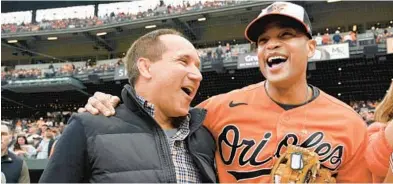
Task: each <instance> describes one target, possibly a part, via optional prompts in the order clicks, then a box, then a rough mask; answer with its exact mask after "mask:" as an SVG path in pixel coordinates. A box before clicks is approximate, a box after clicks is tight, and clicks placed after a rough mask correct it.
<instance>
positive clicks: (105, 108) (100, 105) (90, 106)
mask: <svg viewBox="0 0 393 184" xmlns="http://www.w3.org/2000/svg"><path fill="white" fill-rule="evenodd" d="M119 103H120V98H119V97H117V96H112V95H110V94H106V93H101V92H95V93H94V96H92V97H90V98H89V100H88V101H87V104H86V105H85V107H84V108H79V109H78V112H79V113H81V112H89V113H91V114H94V115H98V114H103V115H105V116H113V115H115V109H114V107H116V106H117V105H118V104H119Z"/></svg>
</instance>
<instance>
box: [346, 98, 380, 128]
mask: <svg viewBox="0 0 393 184" xmlns="http://www.w3.org/2000/svg"><path fill="white" fill-rule="evenodd" d="M349 105H350V106H351V107H352V108H353V109H354V110H355V111H356V112H357V113H359V115H360V116H361V117H362V118H363V120H364V121H365V122H366V123H367V125H370V124H371V123H373V122H374V113H375V108H376V106H377V105H378V101H371V100H367V101H352V102H350V103H349Z"/></svg>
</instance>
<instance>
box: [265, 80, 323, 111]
mask: <svg viewBox="0 0 393 184" xmlns="http://www.w3.org/2000/svg"><path fill="white" fill-rule="evenodd" d="M309 86H310V87H311V90H312V97H311V99H310V100H308V101H307V102H304V103H302V104H297V105H292V104H282V103H279V102H276V101H274V100H273V99H272V98H270V96H269V95H268V96H269V98H270V99H271V100H273V102H275V103H276V104H277V105H279V106H280V107H281V108H283V109H284V110H286V111H287V110H290V109H294V108H296V107H300V106H303V105H306V104H308V103H310V102H312V101H313V100H315V99H316V98H317V97H318V96H319V93H320V91H319V89H318V88H317V87H315V86H312V85H309ZM265 89H266V88H265ZM266 93H267V92H266Z"/></svg>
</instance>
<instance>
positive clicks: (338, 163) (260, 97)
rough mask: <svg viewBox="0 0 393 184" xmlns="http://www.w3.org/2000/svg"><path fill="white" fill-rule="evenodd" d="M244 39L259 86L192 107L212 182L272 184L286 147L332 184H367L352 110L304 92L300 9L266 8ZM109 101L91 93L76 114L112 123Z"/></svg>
mask: <svg viewBox="0 0 393 184" xmlns="http://www.w3.org/2000/svg"><path fill="white" fill-rule="evenodd" d="M245 36H246V38H247V39H248V40H249V41H252V42H256V43H257V45H258V49H257V54H258V59H259V67H260V70H261V72H262V74H263V75H264V76H265V78H266V81H262V82H260V83H257V84H253V85H250V86H247V87H245V88H242V89H238V90H234V91H231V92H229V93H226V94H221V95H217V96H214V97H211V98H210V99H207V100H206V101H204V102H202V103H201V104H199V105H198V106H197V107H200V108H204V109H206V110H207V116H206V119H205V121H204V125H205V126H206V127H207V128H208V129H209V130H210V132H211V133H212V134H213V136H214V138H215V140H216V144H217V151H216V163H217V171H218V176H219V181H220V182H225V183H235V182H263V183H265V182H271V178H270V172H271V169H272V168H273V166H274V164H275V162H276V161H277V159H278V158H279V157H280V156H281V155H282V154H283V153H284V152H285V151H286V149H287V147H288V145H290V144H293V145H297V146H301V147H304V148H307V149H309V150H311V151H314V152H316V153H317V154H318V155H319V156H320V157H319V158H320V162H321V165H322V167H325V168H327V169H329V170H330V171H331V173H332V174H333V176H335V177H336V180H337V182H370V181H371V176H370V173H369V171H368V169H367V165H366V162H365V158H364V154H363V153H364V152H365V150H366V147H367V133H366V125H365V123H364V122H363V120H362V119H361V118H360V116H359V115H358V114H357V113H356V112H355V111H353V110H352V108H351V107H349V106H348V105H346V104H345V103H343V102H341V101H339V100H338V99H336V98H334V97H332V96H329V95H328V94H326V93H324V92H323V91H321V90H320V89H318V88H317V87H315V86H312V85H309V84H307V80H306V70H307V62H308V59H309V58H311V57H312V56H313V55H314V51H315V49H316V42H315V41H314V40H312V39H311V25H310V21H309V19H308V16H307V13H306V12H305V10H304V9H303V7H301V6H298V5H295V4H292V3H288V2H276V3H273V4H272V5H270V6H268V7H267V8H265V9H263V10H262V12H261V14H260V15H259V16H258V17H257V18H256V19H255V20H253V21H252V22H251V23H250V24H249V25H248V26H247V28H246V31H245ZM111 99H112V100H111ZM114 99H117V98H116V97H113V96H110V95H107V94H103V93H96V95H95V97H91V98H90V99H89V101H90V102H94V103H93V104H92V103H90V104H87V106H86V108H81V109H80V110H79V111H86V110H87V111H89V112H92V113H97V112H98V111H100V112H102V113H103V112H106V111H107V110H108V111H109V113H108V115H111V113H110V110H111V109H112V108H113V107H111V105H110V104H116V102H117V100H114ZM104 104H107V105H104ZM93 106H94V107H93ZM105 106H106V107H105Z"/></svg>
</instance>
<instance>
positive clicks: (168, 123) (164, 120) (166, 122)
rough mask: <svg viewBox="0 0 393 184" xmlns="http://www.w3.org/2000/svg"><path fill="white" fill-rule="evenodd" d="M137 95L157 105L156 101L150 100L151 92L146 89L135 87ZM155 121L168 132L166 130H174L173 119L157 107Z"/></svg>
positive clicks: (155, 107) (155, 106)
mask: <svg viewBox="0 0 393 184" xmlns="http://www.w3.org/2000/svg"><path fill="white" fill-rule="evenodd" d="M134 89H135V92H136V94H138V95H139V96H141V97H143V98H144V99H145V100H147V101H148V102H149V103H152V104H155V103H154V100H153V99H152V98H149V97H150V96H151V95H149V94H150V93H149V92H150V91H151V90H144V88H142V87H140V86H139V85H135V87H134ZM153 118H154V120H155V121H156V122H157V123H158V125H159V126H160V127H161V128H162V129H164V130H166V129H173V128H174V125H173V123H172V121H173V118H170V117H167V116H166V115H165V114H164V113H163V112H162V111H161V110H160V109H159V108H158V106H157V105H154V117H153Z"/></svg>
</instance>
